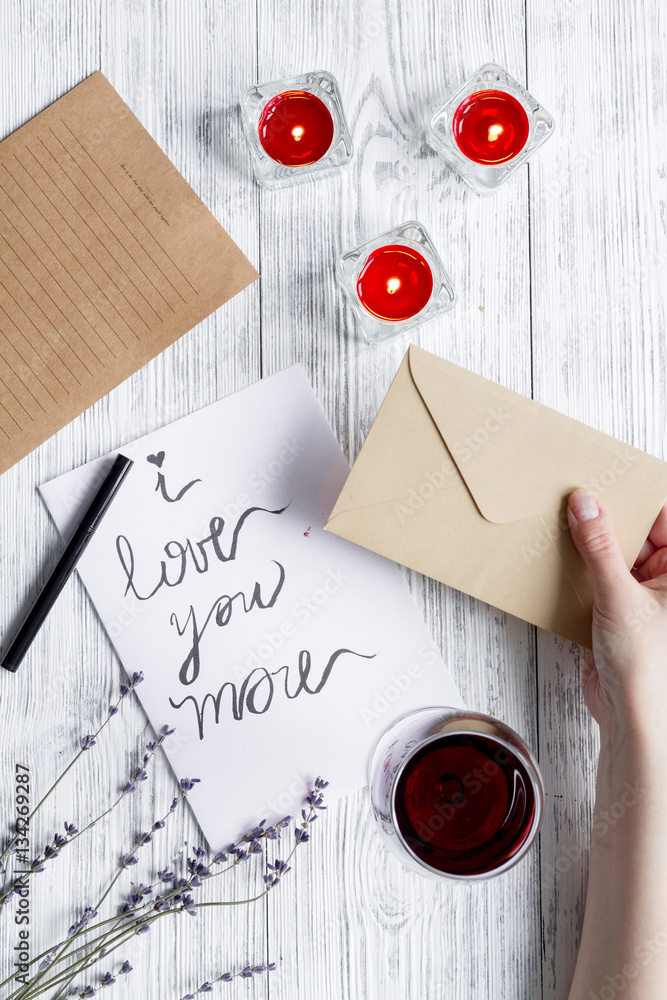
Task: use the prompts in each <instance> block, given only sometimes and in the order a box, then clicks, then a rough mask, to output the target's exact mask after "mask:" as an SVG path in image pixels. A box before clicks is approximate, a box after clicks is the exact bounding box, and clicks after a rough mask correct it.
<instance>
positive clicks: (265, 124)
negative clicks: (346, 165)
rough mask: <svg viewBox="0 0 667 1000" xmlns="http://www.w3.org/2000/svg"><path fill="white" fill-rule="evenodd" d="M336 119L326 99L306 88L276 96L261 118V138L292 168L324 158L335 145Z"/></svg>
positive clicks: (268, 104) (272, 151)
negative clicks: (333, 142) (332, 142)
mask: <svg viewBox="0 0 667 1000" xmlns="http://www.w3.org/2000/svg"><path fill="white" fill-rule="evenodd" d="M333 135H334V122H333V118H332V116H331V112H330V111H329V109H328V108H327V106H326V104H325V103H324V101H321V100H320V98H319V97H317V95H316V94H311V93H309V92H308V91H306V90H288V91H286V92H285V93H284V94H277V95H276V96H275V97H272V98H271V100H270V101H268V103H267V104H266V106H265V107H264V110H263V111H262V114H261V117H260V120H259V141H260V143H261V144H262V147H263V148H264V150H265V151H266V152H267V153H268V154H269V156H270V157H271V158H272V159H274V160H276V161H277V162H278V163H282V164H284V165H285V166H288V167H306V166H308V164H310V163H316V162H317V160H321V159H322V157H323V156H324V155H325V153H327V152H328V150H329V147H330V146H331V141H332V139H333Z"/></svg>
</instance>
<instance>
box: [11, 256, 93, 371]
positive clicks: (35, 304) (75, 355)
mask: <svg viewBox="0 0 667 1000" xmlns="http://www.w3.org/2000/svg"><path fill="white" fill-rule="evenodd" d="M0 264H4V266H5V267H6V268H7V270H8V271H9V273H10V274H11V275H12V277H13V278H14V281H15V282H16V284H17V285H18V287H19V288H20V289H22V291H23V292H24V293H25V294H26V295H27V296H28V298H29V299H30V301H31V302H32V304H33V305H34V306H35V308H36V309H38V310H39V311H40V312H41V314H42V316H43V317H44V319H45V320H46V321H47V323H49V324H50V325H51V326H52V327H53V329H54V330H55V332H56V336H57V337H60V339H61V340H62V342H63V344H64V345H65V347H66V348H67V349H68V350H69V351H70V352H71V353H72V354H73V355H74V357H75V358H76V359H77V360H78V361H80V362H81V364H82V365H83V367H84V368H85V369H86V371H87V372H88V374H89V375H90V374H92V373H91V371H90V368H88V366H87V365H86V364H84V362H83V361H81V358H80V357H79V355H78V354H77V353H76V351H75V350H74V348H73V347H72V346H71V344H69V343H68V342H67V340H66V339H65V337H64V336H63V334H62V333H61V332H60V330H59V329H58V327H57V326H55V325H54V324H53V322H52V321H51V320H50V319H49V317H48V316H47V315H46V313H45V312H44V309H43V308H42V306H41V305H40V303H39V301H38V300H37V299H36V298H35V296H34V295H33V294H32V292H31V291H30V290H29V289H28V288H26V286H25V285H24V284H23V282H22V281H20V280H19V278H18V277H17V275H16V274H15V272H14V271H13V269H12V268H11V267H10V266H9V264H8V263H7V261H6V260H5V259H4V257H3V256H2V254H0ZM0 284H1V285H2V287H3V288H4V289H5V291H6V292H7V293H8V294H9V295H10V296H11V298H12V299H13V301H14V302H15V304H16V305H17V306H18V308H19V309H20V310H21V312H22V313H23V315H24V316H25V317H26V319H27V320H28V322H29V323H31V324H32V326H33V327H34V328H35V330H37V332H38V333H39V335H40V337H41V338H42V340H43V341H44V343H45V344H48V346H49V347H50V349H51V350H52V351H53V353H54V354H55V356H56V357H57V358H58V360H59V361H60V363H61V364H62V365H63V367H64V368H66V369H67V371H68V372H69V373H70V375H71V376H72V378H73V379H74V380H75V382H77V383H78V384H79V385H81V382H80V380H79V378H78V377H77V376H76V374H75V373H74V372H73V371H72V369H71V368H70V366H69V365H68V364H67V362H66V361H65V359H64V358H63V357H62V355H61V354H60V352H59V351H58V350H57V349H56V347H54V345H53V344H52V343H51V341H50V340H49V339H48V337H47V336H46V334H45V333H44V332H43V331H42V330H40V328H39V327H38V326H37V324H36V323H35V321H34V320H33V319H32V317H31V316H29V315H28V313H27V312H26V311H25V309H24V308H23V306H22V305H21V304H20V303H19V301H18V299H17V298H16V297H15V296H14V295H12V293H11V292H10V291H9V288H8V287H7V285H6V284H5V283H4V282H3V281H1V280H0Z"/></svg>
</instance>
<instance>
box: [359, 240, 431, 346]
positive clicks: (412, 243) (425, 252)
mask: <svg viewBox="0 0 667 1000" xmlns="http://www.w3.org/2000/svg"><path fill="white" fill-rule="evenodd" d="M397 228H398V227H397ZM400 228H401V229H403V228H405V227H404V226H401V227H400ZM392 232H393V230H390V231H389V233H382V234H380V236H378V237H376V238H375V239H373V240H369V241H368V243H364V244H362V245H363V248H364V252H363V253H362V254H361V256H360V257H359V260H358V261H357V263H356V264H355V266H354V270H353V271H352V273H351V275H350V281H351V282H352V283H353V284H354V291H355V294H356V296H357V298H358V299H359V305H360V306H361V308H362V309H363V310H364V311H365V312H367V313H368V315H369V316H371V317H372V318H373V319H374V320H375V321H376V322H378V323H384V324H385V325H386V326H389V327H392V326H396V324H397V323H405V322H408V321H410V322H412V320H415V319H416V318H417V317H418V316H422V315H423V314H424V313H426V312H427V311H428V310H429V309H430V308H431V305H432V304H433V301H434V299H435V298H436V296H437V295H438V293H439V290H440V285H441V283H442V282H441V277H442V267H441V265H440V262H439V260H438V258H437V257H436V255H435V254H434V253H433V252H432V251H431V248H430V246H428V245H425V244H424V243H420V241H419V240H412V239H410V237H409V236H396V237H393V236H391V233H392ZM424 232H425V231H424ZM387 237H389V238H387ZM385 246H405V247H407V248H408V249H412V248H413V247H414V248H415V249H417V250H418V252H419V253H420V254H421V256H422V257H423V258H424V260H425V261H426V263H427V264H428V266H429V269H430V271H431V278H432V280H433V287H432V288H431V294H430V295H429V297H428V300H427V301H426V302H425V303H424V305H423V306H422V307H421V309H420V310H419V311H418V312H416V313H413V314H412V315H411V316H408V317H406V318H405V319H385V318H384V317H383V316H378V315H377V314H376V313H374V312H371V310H370V309H368V308H367V306H365V305H364V303H363V302H362V300H361V298H360V297H359V293H358V292H357V283H358V281H359V276H360V274H361V272H362V271H363V269H364V267H365V266H366V264H367V263H368V258H369V257H370V256H371V254H373V253H375V251H376V250H381V249H382V247H385ZM348 252H353V251H348ZM344 256H347V255H346V254H345V255H344Z"/></svg>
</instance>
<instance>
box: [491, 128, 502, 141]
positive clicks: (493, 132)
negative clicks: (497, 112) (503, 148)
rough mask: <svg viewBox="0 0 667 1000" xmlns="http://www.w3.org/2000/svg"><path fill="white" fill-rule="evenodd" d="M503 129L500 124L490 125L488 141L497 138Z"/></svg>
mask: <svg viewBox="0 0 667 1000" xmlns="http://www.w3.org/2000/svg"><path fill="white" fill-rule="evenodd" d="M503 131H504V130H503V127H502V125H491V126H490V128H489V132H488V135H489V142H495V141H496V139H499V138H500V136H501V135H502V134H503Z"/></svg>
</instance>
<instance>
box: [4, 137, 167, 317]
mask: <svg viewBox="0 0 667 1000" xmlns="http://www.w3.org/2000/svg"><path fill="white" fill-rule="evenodd" d="M26 149H27V147H26ZM28 152H30V150H28ZM14 158H15V160H16V162H17V163H18V164H19V166H21V167H22V168H23V170H25V172H26V174H27V175H28V177H29V178H30V180H31V181H32V182H33V184H34V185H35V187H36V188H37V190H38V191H39V192H40V194H41V195H42V197H43V198H44V200H45V201H47V202H48V203H49V204H50V205H51V207H52V208H53V209H54V210H55V211H56V212H57V213H58V215H59V216H60V218H61V219H62V220H63V222H64V223H65V225H66V226H67V228H68V229H69V230H70V232H71V233H72V236H74V238H75V239H76V240H78V241H79V243H80V244H81V246H82V247H83V248H84V249H85V250H86V251H87V252H88V253H89V254H90V256H91V257H92V258H93V260H94V261H95V263H96V264H97V266H98V267H99V269H100V270H101V271H104V273H105V274H106V276H107V278H108V279H109V281H110V282H111V284H112V285H113V286H114V288H115V289H116V290H117V291H118V292H120V294H121V295H122V296H123V298H124V299H125V301H126V302H127V304H128V305H129V307H130V309H132V311H133V312H134V313H135V315H136V317H137V319H140V320H141V322H142V323H143V324H144V326H146V327H148V329H149V330H151V329H152V328H151V325H150V323H148V322H147V320H145V319H144V317H143V316H142V315H141V313H140V312H139V310H138V309H137V308H136V306H135V305H134V304H133V303H132V302H130V300H129V299H128V297H127V295H126V294H125V292H124V291H123V290H122V288H120V287H119V286H118V284H117V283H116V282H115V281H114V279H113V278H112V277H111V275H110V274H109V272H108V271H107V269H106V267H105V266H104V264H102V263H101V262H100V260H99V259H98V258H97V257H96V256H95V254H94V253H93V251H92V250H91V249H90V247H89V246H87V245H86V244H85V243H84V241H83V240H82V238H81V236H80V235H79V234H78V233H77V231H76V229H75V228H74V227H73V226H72V224H71V223H70V222H68V221H67V219H66V218H65V216H64V215H63V213H62V212H61V211H60V209H59V208H58V206H57V205H56V204H55V202H54V201H53V199H52V198H50V197H49V195H48V194H47V193H46V192H45V191H44V188H43V187H42V185H41V184H40V183H39V181H37V180H35V178H34V177H33V175H32V174H31V173H30V171H29V170H28V168H27V167H26V165H25V164H24V163H23V162H22V161H21V160H20V159H19V158H18V156H17V155H16V153H14ZM38 162H39V161H38ZM63 243H64V241H63ZM66 245H67V244H65V246H66ZM68 250H69V251H70V253H72V255H73V256H74V257H75V259H78V258H77V257H76V255H75V254H74V253H73V251H72V249H71V247H68ZM79 263H80V261H79ZM109 301H111V300H109ZM130 329H132V327H130ZM135 336H136V333H135Z"/></svg>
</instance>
